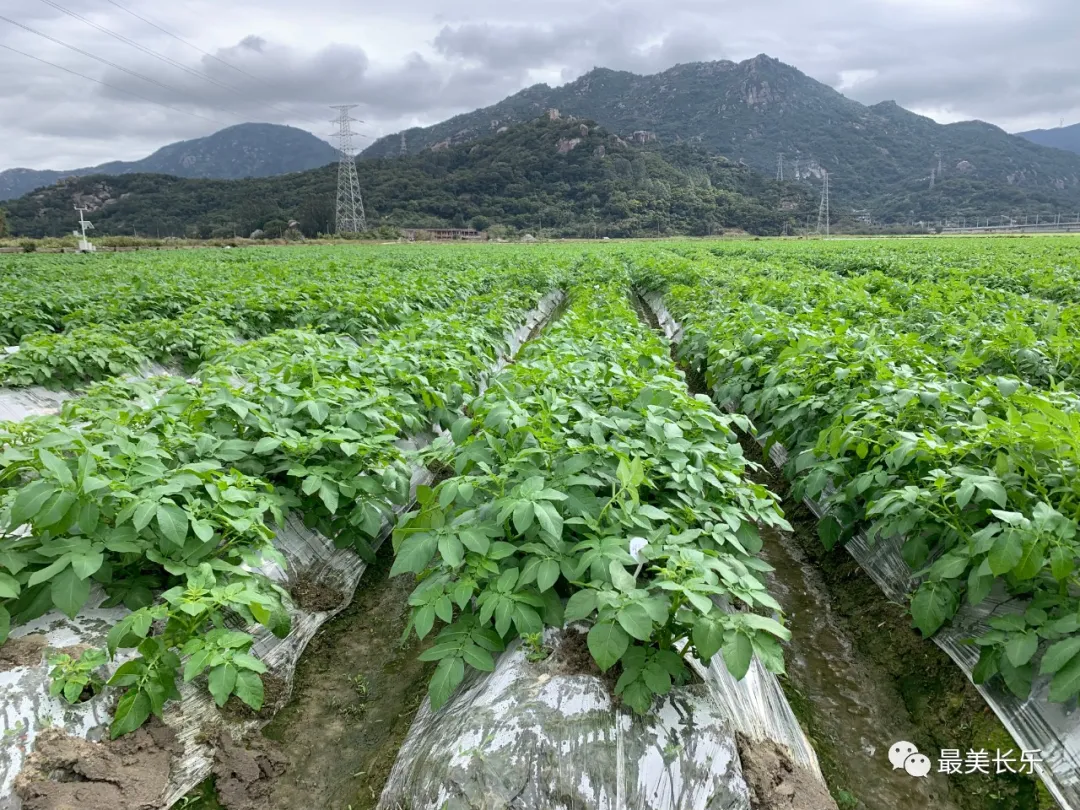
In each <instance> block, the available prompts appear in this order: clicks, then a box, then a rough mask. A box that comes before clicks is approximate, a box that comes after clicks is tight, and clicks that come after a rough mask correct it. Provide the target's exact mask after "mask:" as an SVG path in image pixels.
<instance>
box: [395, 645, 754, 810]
mask: <svg viewBox="0 0 1080 810" xmlns="http://www.w3.org/2000/svg"><path fill="white" fill-rule="evenodd" d="M567 632H569V633H573V632H575V631H574V630H572V629H571V630H569V631H567ZM547 640H548V641H549V642H552V643H553V645H554V646H555V649H554V651H553V652H552V654H551V655H550V656H549V657H548V658H547V659H545V660H544V661H541V662H538V663H532V662H529V661H528V660H527V659H526V657H525V653H524V651H523V650H522V648H521V647H520V646H519V645H514V646H512V647H511V648H510V649H509V650H508V651H507V652H505V653H503V654H502V655H501V656H500V657H499V659H498V662H497V664H496V667H495V671H494V672H492V673H490V674H479V673H475V672H473V673H471V674H470V675H469V676H467V677H466V680H465V681H464V682H463V683H462V685H461V686H460V687H459V689H458V692H457V693H456V694H455V695H454V697H453V698H451V700H450V702H449V703H447V704H446V705H445V706H443V707H442V708H441V709H439V711H437V712H432V711H431V706H430V703H429V702H428V701H426V700H425V701H424V704H423V705H422V706H421V707H420V710H419V712H418V713H417V715H416V718H415V719H414V720H413V724H412V727H411V728H410V729H409V734H408V736H407V737H406V739H405V743H404V744H403V745H402V748H401V751H400V752H399V754H398V758H397V762H396V763H395V764H394V769H393V771H392V772H391V773H390V777H389V779H388V780H387V783H386V787H385V789H384V790H383V794H382V797H381V798H380V800H379V805H378V810H400V808H406V807H432V808H434V807H438V808H444V809H445V810H500V809H502V808H510V807H513V808H519V809H520V810H527V809H528V808H535V810H582V808H588V809H589V810H706V809H708V810H749V808H750V797H749V791H748V789H747V785H746V782H745V781H744V779H743V774H742V768H741V766H740V764H739V756H738V749H737V746H736V738H735V730H734V729H733V728H732V727H731V725H730V723H729V722H728V717H727V713H726V712H725V711H724V710H723V709H722V707H720V706H719V705H718V704H717V702H716V700H715V699H714V698H713V697H712V695H711V693H710V692H709V691H708V690H706V689H704V688H703V687H702V686H701V685H700V684H699V685H696V686H691V687H683V688H678V689H673V690H672V691H671V692H670V693H669V694H668V695H667V696H665V697H664V698H663V699H662V701H661V702H660V703H659V706H658V707H657V708H655V710H654V711H652V712H650V713H649V714H648V715H645V716H644V717H635V716H634V715H633V714H632V713H631V712H630V711H629V710H627V709H622V708H616V707H615V706H614V704H613V702H612V698H611V695H610V691H609V687H608V686H607V685H605V684H604V683H603V682H602V681H601V680H600V679H599V678H597V677H595V676H593V675H589V674H581V673H577V674H575V673H573V672H572V662H571V663H569V664H568V663H564V660H563V656H562V655H561V654H560V649H559V647H560V645H559V643H558V638H557V635H556V634H554V633H551V632H549V633H548V635H547Z"/></svg>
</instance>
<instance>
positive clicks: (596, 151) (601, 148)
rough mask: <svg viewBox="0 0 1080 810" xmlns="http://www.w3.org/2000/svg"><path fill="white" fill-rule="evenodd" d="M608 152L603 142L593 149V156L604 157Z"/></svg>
mask: <svg viewBox="0 0 1080 810" xmlns="http://www.w3.org/2000/svg"><path fill="white" fill-rule="evenodd" d="M606 154H607V150H606V149H605V148H604V145H603V144H600V145H599V146H598V147H596V148H595V149H593V156H594V157H598V158H602V157H603V156H604V155H606Z"/></svg>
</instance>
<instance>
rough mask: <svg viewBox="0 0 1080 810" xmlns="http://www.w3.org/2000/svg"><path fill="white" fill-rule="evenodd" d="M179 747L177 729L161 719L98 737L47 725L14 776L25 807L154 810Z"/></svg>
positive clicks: (37, 809) (43, 809) (25, 809)
mask: <svg viewBox="0 0 1080 810" xmlns="http://www.w3.org/2000/svg"><path fill="white" fill-rule="evenodd" d="M176 753H179V746H178V745H177V743H176V735H175V734H174V732H173V730H172V729H170V728H168V727H167V726H165V725H164V724H162V723H161V722H160V721H159V720H157V719H151V721H150V722H149V723H147V724H146V725H145V726H143V727H142V728H140V729H139V730H138V731H135V732H134V733H132V734H128V735H125V736H123V737H121V738H120V739H118V740H110V741H107V742H98V743H95V742H89V741H88V740H84V739H81V738H79V737H70V736H68V735H67V734H65V733H64V732H63V731H61V730H59V729H48V730H46V731H43V732H42V733H41V734H39V735H38V737H37V740H36V741H35V745H34V751H33V753H32V754H30V756H29V757H28V758H27V761H26V765H25V766H24V767H23V769H22V772H21V773H20V774H19V775H18V776H17V777H16V779H15V793H16V794H17V795H18V796H19V798H20V799H22V801H23V810H71V808H75V807H77V808H79V810H121V808H122V809H123V810H152V809H153V808H157V807H158V806H159V799H160V798H161V794H162V792H163V791H164V790H165V787H166V785H167V783H168V779H169V762H170V760H171V759H172V757H173V755H174V754H176Z"/></svg>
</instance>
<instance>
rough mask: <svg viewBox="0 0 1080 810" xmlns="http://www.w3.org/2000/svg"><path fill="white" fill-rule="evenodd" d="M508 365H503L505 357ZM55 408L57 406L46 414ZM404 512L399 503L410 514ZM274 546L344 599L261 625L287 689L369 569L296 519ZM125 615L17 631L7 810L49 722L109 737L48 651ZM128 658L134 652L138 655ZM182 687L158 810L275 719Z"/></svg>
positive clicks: (423, 474)
mask: <svg viewBox="0 0 1080 810" xmlns="http://www.w3.org/2000/svg"><path fill="white" fill-rule="evenodd" d="M562 298H563V294H562V293H561V292H559V291H555V292H553V293H549V294H548V295H546V296H544V298H543V299H542V300H541V301H540V302H539V304H538V305H537V307H536V309H534V310H533V311H531V312H530V313H529V314H528V315H527V316H526V319H525V321H524V322H523V324H522V325H521V326H520V327H519V328H518V329H516V330H514V331H513V332H512V333H511V334H508V335H507V336H506V342H507V344H508V346H509V351H508V354H509V355H510V356H512V355H513V354H514V353H515V352H516V351H517V350H518V349H519V348H520V347H521V345H522V343H523V342H524V341H525V340H526V339H528V337H529V335H530V334H532V333H533V332H534V331H535V330H536V329H538V328H539V327H540V326H542V325H543V324H544V323H545V322H546V321H547V320H548V319H549V318H550V317H551V315H552V313H553V312H554V311H555V310H556V309H557V307H558V305H559V303H560V302H561V300H562ZM501 362H505V359H503V360H502V361H501ZM155 371H156V369H155ZM159 373H160V372H159ZM8 393H9V392H7V391H0V402H4V401H5V400H4V399H3V397H6V396H7V395H8ZM17 393H18V392H17ZM50 393H51V392H50ZM68 396H69V397H70V395H68ZM7 401H11V400H7ZM50 410H53V409H49V410H47V411H46V412H50ZM31 412H32V413H41V412H42V411H40V410H37V411H31ZM26 415H28V414H26V413H24V414H23V416H26ZM432 438H433V435H426V436H417V437H412V438H410V439H408V440H403V441H402V442H401V443H399V446H402V447H403V448H406V449H408V448H413V449H415V448H418V447H422V446H425V445H426V444H428V443H429V442H430V441H431V439H432ZM430 480H431V475H430V473H428V471H427V470H426V469H416V470H414V472H413V477H412V488H413V491H414V492H415V488H416V487H417V486H418V485H420V484H424V483H429V482H430ZM405 508H407V507H401V509H402V510H404V509H405ZM391 528H392V527H391V526H390V524H389V523H387V524H384V526H383V533H382V536H381V538H380V540H381V539H382V538H385V537H386V536H388V535H389V533H390V531H391ZM274 545H275V547H276V548H277V549H278V551H280V552H281V553H282V555H283V556H284V557H285V559H286V562H287V571H282V570H281V569H280V568H279V567H278V566H276V565H273V564H268V565H266V566H265V567H264V568H263V569H262V572H263V573H264V574H266V575H267V576H269V577H270V578H272V579H274V580H275V581H277V582H279V583H282V584H283V585H286V586H287V585H288V584H289V583H291V582H292V581H294V580H295V579H296V578H303V579H304V580H305V581H307V582H311V583H313V584H314V585H317V586H318V587H319V588H320V589H325V590H326V591H328V592H336V593H339V594H341V603H340V604H339V605H338V606H337V607H335V608H334V609H332V610H328V611H315V612H309V611H306V610H303V609H301V608H299V607H297V606H295V605H293V606H291V608H290V615H291V619H292V627H291V630H290V632H289V635H288V636H286V637H285V638H281V639H279V638H276V637H275V636H273V635H272V634H271V633H270V632H269V631H268V630H265V629H264V628H261V627H260V628H255V629H254V631H253V632H254V635H255V644H254V645H253V646H252V653H253V654H254V655H255V656H256V657H258V658H260V659H261V660H262V661H263V663H265V664H266V665H267V668H268V673H267V674H268V676H273V677H276V678H279V679H280V680H281V681H282V682H283V683H284V684H285V687H286V692H288V691H289V690H291V687H292V678H293V674H294V672H295V669H296V664H297V662H298V660H299V658H300V656H301V654H302V653H303V651H304V649H305V648H306V646H307V644H308V642H310V641H311V639H312V638H313V637H314V636H315V633H316V632H317V631H318V629H319V628H320V627H321V626H322V625H323V624H325V623H326V622H327V621H328V620H329V619H331V618H333V617H334V616H335V615H337V614H338V613H340V612H341V611H342V610H344V609H345V608H346V607H347V606H348V604H349V602H350V601H351V599H352V594H353V592H354V591H355V590H356V587H357V584H358V583H359V581H360V578H361V576H362V575H363V573H364V571H365V570H366V568H367V566H366V564H365V563H364V561H363V560H362V559H361V558H360V557H359V556H357V555H356V554H355V553H354V552H353V551H351V550H349V549H339V548H337V547H336V546H335V545H334V543H333V541H332V540H330V539H328V538H327V537H324V536H323V535H321V534H320V533H318V532H313V531H311V530H310V529H307V528H306V527H305V526H304V525H303V523H302V521H301V520H300V519H298V518H297V517H296V516H295V515H292V516H290V517H289V519H288V520H287V521H286V524H285V526H284V527H282V529H281V530H280V531H278V533H277V537H276V538H275V541H274ZM102 601H104V594H103V593H100V592H97V593H95V594H93V595H92V597H91V600H90V601H89V602H88V605H93V604H100V603H101V602H102ZM127 614H128V611H127V610H126V609H125V608H123V607H114V608H109V609H101V608H89V607H87V608H84V609H83V610H82V611H81V612H80V614H79V615H78V616H77V617H76V618H75V619H69V618H68V617H67V616H65V615H63V614H61V613H59V612H57V611H50V612H49V613H47V614H45V615H44V616H42V617H40V618H39V619H36V620H35V621H33V622H29V623H27V624H25V625H21V626H19V627H14V628H12V631H11V637H10V639H9V641H8V642H7V644H8V645H10V644H11V643H12V641H18V640H19V639H23V638H24V637H27V636H33V635H37V636H39V638H38V639H35V642H36V644H35V646H34V648H32V649H30V650H29V653H30V654H31V657H32V659H33V663H31V662H30V661H29V660H26V661H23V662H19V663H21V664H22V665H18V666H8V665H7V664H5V663H4V659H3V658H0V810H18V808H19V807H20V806H21V802H20V800H19V799H18V797H17V796H16V795H15V794H14V793H13V791H12V786H13V784H14V781H15V777H16V775H17V774H18V773H19V771H20V770H21V769H22V766H23V763H24V761H25V759H26V757H27V755H28V754H29V753H30V751H32V750H33V747H34V740H35V738H36V737H37V735H38V733H40V732H41V731H42V730H44V729H46V728H50V727H58V728H61V729H63V730H64V731H65V732H67V733H68V734H70V735H72V736H76V737H83V738H87V739H91V740H99V739H102V738H103V737H105V736H107V730H108V724H109V723H110V722H111V719H112V716H111V712H112V706H113V703H114V700H113V697H114V694H110V692H109V691H106V692H104V693H102V694H100V695H98V696H96V697H94V698H92V699H90V700H88V701H86V702H84V703H80V704H76V705H74V706H72V705H69V704H67V703H66V702H64V701H63V700H62V699H61V698H51V697H49V694H48V691H49V676H48V672H49V667H48V665H47V664H46V663H45V652H46V650H45V648H46V647H48V648H51V649H61V648H64V647H70V646H74V645H89V646H95V647H103V646H104V645H105V638H106V636H107V635H108V632H109V630H110V629H111V628H112V627H113V626H114V625H115V624H116V623H117V622H119V621H121V620H122V619H123V618H124V616H126V615H127ZM247 629H248V630H249V631H250V630H251V628H247ZM41 636H43V638H40V637H41ZM22 643H24V644H25V642H22ZM5 646H7V645H5ZM128 654H129V656H133V655H134V651H129V653H128ZM125 660H126V659H125V658H124V657H123V655H118V657H117V660H115V661H112V662H110V663H109V665H108V667H107V668H106V671H107V673H108V674H109V675H111V673H112V672H114V671H115V670H116V668H118V667H119V666H120V665H121V664H122V663H124V661H125ZM5 667H6V668H5ZM180 693H181V700H179V701H172V702H170V703H169V704H167V705H166V708H165V712H164V720H165V723H166V725H168V726H169V727H171V728H172V729H173V730H174V731H175V732H176V738H177V744H178V745H179V746H180V747H181V749H182V753H180V754H178V755H177V756H176V757H175V758H174V760H173V762H172V768H171V771H170V776H169V784H168V787H167V789H166V790H165V793H164V795H163V796H162V797H161V799H160V801H159V802H158V805H157V806H159V807H163V808H164V807H170V806H171V805H173V804H174V803H175V802H177V801H179V799H180V798H181V797H183V796H184V795H185V794H186V793H188V792H189V791H190V790H191V789H192V788H194V787H195V786H196V785H198V784H199V783H200V782H201V781H202V780H203V779H205V778H206V777H207V776H208V775H209V774H210V770H211V768H212V766H213V762H214V753H215V743H214V741H215V739H216V734H215V732H216V731H218V730H222V729H227V730H229V731H231V732H233V733H234V734H243V733H244V732H247V731H250V730H254V729H256V728H258V727H259V726H261V725H263V724H264V723H265V722H267V721H268V720H269V716H265V715H269V714H271V713H268V712H264V713H261V714H262V715H264V716H261V717H260V718H251V719H248V720H237V719H232V718H226V717H225V716H224V715H223V714H222V713H221V712H220V711H219V710H218V709H217V707H216V706H215V704H214V701H213V699H212V697H211V696H210V694H209V693H208V692H207V691H206V689H205V688H199V687H197V686H196V685H195V684H194V683H190V684H181V685H180ZM286 699H287V694H284V695H281V697H280V698H279V700H280V701H284V700H286ZM277 708H280V705H278V706H275V707H274V709H275V710H276V709H277Z"/></svg>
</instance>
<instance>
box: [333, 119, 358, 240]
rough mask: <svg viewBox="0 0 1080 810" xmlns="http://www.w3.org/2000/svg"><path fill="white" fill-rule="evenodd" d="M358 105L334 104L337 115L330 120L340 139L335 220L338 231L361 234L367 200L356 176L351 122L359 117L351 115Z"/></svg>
mask: <svg viewBox="0 0 1080 810" xmlns="http://www.w3.org/2000/svg"><path fill="white" fill-rule="evenodd" d="M355 106H356V105H355V104H339V105H332V106H331V109H334V110H337V111H338V117H337V118H336V119H334V121H332V122H331V123H335V124H337V125H338V131H337V132H335V133H334V135H335V136H337V139H338V185H337V213H336V216H335V219H334V222H335V228H336V231H337V233H360V232H361V231H366V230H367V220H366V219H365V218H364V201H363V199H362V198H361V196H360V181H359V180H358V179H357V177H356V156H355V155H354V154H353V146H352V136H353V131H352V127H351V126H350V124H351V123H352V122H353V121H355V120H356V119H355V118H353V117H352V116H350V115H349V110H351V109H352V108H353V107H355Z"/></svg>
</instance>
